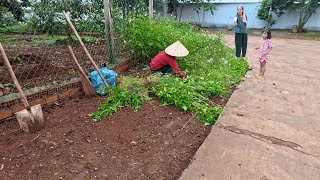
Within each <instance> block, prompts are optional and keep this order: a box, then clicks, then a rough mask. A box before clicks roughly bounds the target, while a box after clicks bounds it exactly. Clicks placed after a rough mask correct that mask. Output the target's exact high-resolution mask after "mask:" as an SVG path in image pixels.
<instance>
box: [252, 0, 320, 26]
mask: <svg viewBox="0 0 320 180" xmlns="http://www.w3.org/2000/svg"><path fill="white" fill-rule="evenodd" d="M269 5H270V6H269ZM268 6H269V7H268ZM318 7H320V0H271V2H270V0H263V2H262V4H261V6H260V9H259V10H258V17H259V19H262V20H266V21H268V22H271V23H272V19H271V20H270V19H269V18H270V16H268V17H267V15H266V14H267V13H266V11H268V10H270V8H271V10H272V12H273V13H275V14H276V15H277V16H278V17H280V16H281V15H282V14H284V13H286V12H290V11H297V12H298V13H299V23H298V27H299V32H302V31H303V28H304V26H305V24H306V23H307V22H308V20H309V19H310V17H311V16H312V14H314V13H316V10H317V8H318ZM268 8H269V9H268ZM271 18H272V16H271Z"/></svg>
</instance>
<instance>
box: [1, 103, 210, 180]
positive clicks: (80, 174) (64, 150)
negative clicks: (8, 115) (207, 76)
mask: <svg viewBox="0 0 320 180" xmlns="http://www.w3.org/2000/svg"><path fill="white" fill-rule="evenodd" d="M98 101H100V102H101V101H102V99H98V98H84V99H78V98H76V99H71V100H68V101H64V102H60V103H59V106H57V105H54V106H53V105H52V106H51V107H44V112H45V118H46V119H45V126H44V128H43V129H42V130H41V131H39V132H36V133H34V134H27V133H23V132H22V131H21V130H20V129H19V127H18V123H17V122H15V121H12V122H4V123H2V124H0V132H1V136H0V147H1V148H0V179H3V180H6V179H177V178H178V177H179V176H180V174H181V173H182V171H183V170H184V169H185V168H186V167H187V166H188V164H189V163H190V162H191V160H192V158H193V156H194V154H195V152H196V150H197V149H198V147H199V146H200V145H201V144H202V142H203V141H204V139H205V138H206V136H207V135H208V134H209V132H210V130H211V127H210V126H204V125H203V124H202V123H200V122H199V121H197V120H195V119H194V118H193V117H192V115H191V113H184V112H181V111H179V110H178V109H176V108H174V107H171V106H168V107H163V106H161V103H160V102H159V101H158V100H152V101H151V102H149V103H145V104H144V105H142V107H141V109H140V110H139V111H134V110H132V109H131V108H123V109H121V110H119V111H118V113H115V114H113V115H112V116H110V117H109V118H108V119H107V120H104V121H101V122H93V121H92V119H90V118H89V117H88V114H89V113H91V112H93V111H94V110H95V109H96V108H97V102H98ZM189 120H190V121H189ZM187 122H188V123H187Z"/></svg>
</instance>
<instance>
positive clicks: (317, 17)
mask: <svg viewBox="0 0 320 180" xmlns="http://www.w3.org/2000/svg"><path fill="white" fill-rule="evenodd" d="M239 5H243V7H244V12H245V14H246V15H247V17H248V28H263V27H264V26H265V25H266V23H265V22H264V21H261V20H259V19H258V17H257V12H258V9H259V6H260V3H259V2H250V3H241V4H240V3H216V10H215V11H214V14H211V12H210V11H203V8H202V9H201V10H200V12H199V14H198V13H197V12H196V11H195V10H193V8H194V7H193V5H192V4H185V5H184V6H183V9H182V13H181V19H182V20H183V21H190V22H194V23H197V24H200V25H202V26H203V27H226V26H228V25H233V18H234V16H235V15H236V13H237V7H238V6H239ZM181 7H182V6H181V5H180V6H179V9H178V16H180V12H181ZM298 21H299V14H298V13H297V12H291V13H285V14H284V15H282V16H281V17H280V19H278V21H277V22H276V24H274V25H273V26H272V28H273V29H291V27H292V26H293V25H295V24H298ZM305 29H308V30H315V31H320V8H318V9H317V11H316V14H313V15H312V16H311V18H310V19H309V21H308V23H307V24H306V25H305Z"/></svg>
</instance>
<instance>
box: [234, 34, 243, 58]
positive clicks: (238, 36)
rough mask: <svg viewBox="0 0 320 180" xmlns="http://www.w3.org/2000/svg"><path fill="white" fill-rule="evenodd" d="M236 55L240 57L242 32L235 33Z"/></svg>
mask: <svg viewBox="0 0 320 180" xmlns="http://www.w3.org/2000/svg"><path fill="white" fill-rule="evenodd" d="M235 44H236V56H237V58H239V57H240V54H241V47H242V33H235Z"/></svg>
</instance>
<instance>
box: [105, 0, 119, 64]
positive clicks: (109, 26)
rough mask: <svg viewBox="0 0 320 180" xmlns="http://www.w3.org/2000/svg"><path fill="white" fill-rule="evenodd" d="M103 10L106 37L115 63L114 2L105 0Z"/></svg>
mask: <svg viewBox="0 0 320 180" xmlns="http://www.w3.org/2000/svg"><path fill="white" fill-rule="evenodd" d="M103 6H104V8H103V10H104V11H103V12H104V19H105V27H106V38H107V42H108V49H109V58H110V62H111V63H115V62H116V61H115V48H114V34H113V21H112V16H111V10H112V4H111V3H110V0H103Z"/></svg>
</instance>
